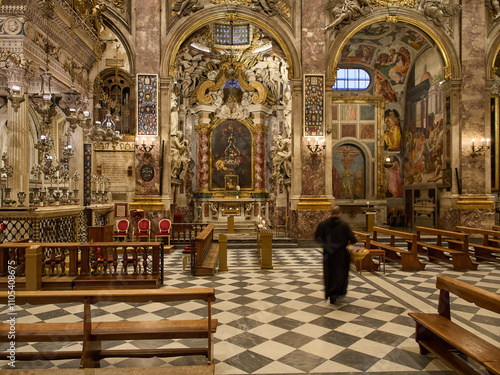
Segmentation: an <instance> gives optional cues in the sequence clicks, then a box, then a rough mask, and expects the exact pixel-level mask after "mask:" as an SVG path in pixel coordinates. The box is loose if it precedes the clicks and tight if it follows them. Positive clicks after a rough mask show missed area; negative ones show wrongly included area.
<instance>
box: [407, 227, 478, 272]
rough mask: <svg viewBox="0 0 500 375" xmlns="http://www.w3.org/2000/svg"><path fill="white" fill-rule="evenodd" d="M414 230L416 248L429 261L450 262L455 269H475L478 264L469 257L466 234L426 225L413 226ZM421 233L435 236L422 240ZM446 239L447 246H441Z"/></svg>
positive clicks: (467, 236)
mask: <svg viewBox="0 0 500 375" xmlns="http://www.w3.org/2000/svg"><path fill="white" fill-rule="evenodd" d="M415 230H416V231H417V238H416V243H417V250H418V252H420V253H423V254H426V255H427V257H428V258H429V260H430V261H441V262H446V263H451V264H452V265H453V269H454V270H455V271H460V270H477V265H478V264H477V263H475V262H473V261H472V259H471V258H470V254H469V235H468V234H466V233H459V232H453V231H448V230H441V229H434V228H427V227H415ZM422 234H426V235H432V236H435V238H434V239H433V240H430V239H426V240H425V241H424V240H423V238H422ZM430 241H432V242H433V243H430ZM446 241H449V242H448V247H444V246H443V245H444V242H446Z"/></svg>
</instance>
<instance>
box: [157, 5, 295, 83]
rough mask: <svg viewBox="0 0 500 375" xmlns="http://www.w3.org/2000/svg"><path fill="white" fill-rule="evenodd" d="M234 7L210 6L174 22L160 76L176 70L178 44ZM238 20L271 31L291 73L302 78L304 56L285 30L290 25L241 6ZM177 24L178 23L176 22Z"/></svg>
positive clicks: (223, 17)
mask: <svg viewBox="0 0 500 375" xmlns="http://www.w3.org/2000/svg"><path fill="white" fill-rule="evenodd" d="M233 8H234V7H225V8H224V9H225V13H222V12H221V11H220V8H218V7H214V8H212V9H209V10H206V11H205V10H201V11H199V12H196V13H195V14H193V15H191V16H189V17H186V20H188V21H189V22H182V23H177V24H176V25H174V27H173V29H172V30H171V31H170V32H169V33H168V35H167V40H168V41H169V42H168V44H167V46H166V48H165V49H164V50H163V51H162V53H161V56H162V59H161V66H160V76H161V77H172V76H173V71H174V61H175V58H176V56H177V52H178V51H179V48H180V47H181V46H182V44H183V43H184V41H185V40H186V39H187V38H188V37H189V36H190V35H191V34H192V33H193V32H195V31H196V30H198V29H199V28H201V27H203V26H205V25H207V24H209V23H211V22H214V21H217V20H226V17H225V14H226V13H228V12H230V11H232V10H234V9H235V8H234V9H233ZM237 19H238V20H245V21H248V22H250V23H252V24H255V25H256V26H258V27H260V28H262V29H263V30H266V32H268V33H269V35H271V36H272V37H273V38H274V39H275V40H276V42H277V43H278V44H279V46H280V48H281V49H282V50H283V52H284V54H285V56H286V59H287V62H288V65H289V77H290V79H292V78H300V77H301V76H302V67H301V59H300V55H299V53H298V51H297V50H296V48H295V45H294V42H293V38H292V36H291V35H289V33H288V32H287V31H286V30H287V29H288V27H287V26H286V25H284V24H282V22H281V21H280V20H279V19H277V20H276V22H273V27H270V23H269V17H264V16H262V15H260V14H255V13H251V12H250V11H248V10H246V9H238V13H237ZM177 25H178V26H177Z"/></svg>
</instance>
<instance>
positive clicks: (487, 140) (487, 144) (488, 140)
mask: <svg viewBox="0 0 500 375" xmlns="http://www.w3.org/2000/svg"><path fill="white" fill-rule="evenodd" d="M489 146H490V139H489V138H486V147H489Z"/></svg>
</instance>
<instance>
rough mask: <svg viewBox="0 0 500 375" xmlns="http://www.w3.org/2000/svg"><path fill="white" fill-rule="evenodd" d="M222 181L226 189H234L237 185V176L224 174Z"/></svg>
mask: <svg viewBox="0 0 500 375" xmlns="http://www.w3.org/2000/svg"><path fill="white" fill-rule="evenodd" d="M224 181H225V185H226V191H236V190H237V186H238V176H236V175H232V174H231V175H229V174H228V175H226V176H224Z"/></svg>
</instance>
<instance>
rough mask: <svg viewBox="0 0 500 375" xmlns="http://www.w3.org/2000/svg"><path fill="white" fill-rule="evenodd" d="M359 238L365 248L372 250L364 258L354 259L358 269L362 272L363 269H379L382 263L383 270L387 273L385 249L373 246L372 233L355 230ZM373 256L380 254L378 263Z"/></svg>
mask: <svg viewBox="0 0 500 375" xmlns="http://www.w3.org/2000/svg"><path fill="white" fill-rule="evenodd" d="M353 233H354V234H355V235H356V237H357V239H358V240H359V241H360V242H362V243H363V244H364V246H365V248H366V249H367V250H368V251H369V252H370V254H368V255H367V256H365V257H364V258H363V259H362V260H358V261H354V262H353V263H354V266H355V267H356V271H358V272H359V273H361V272H362V271H378V270H379V269H380V265H381V264H382V265H383V270H384V274H385V250H383V249H375V248H372V247H371V241H370V235H369V234H367V233H363V232H358V231H353ZM373 256H378V263H375V262H374V261H373V258H372V257H373Z"/></svg>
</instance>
